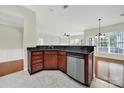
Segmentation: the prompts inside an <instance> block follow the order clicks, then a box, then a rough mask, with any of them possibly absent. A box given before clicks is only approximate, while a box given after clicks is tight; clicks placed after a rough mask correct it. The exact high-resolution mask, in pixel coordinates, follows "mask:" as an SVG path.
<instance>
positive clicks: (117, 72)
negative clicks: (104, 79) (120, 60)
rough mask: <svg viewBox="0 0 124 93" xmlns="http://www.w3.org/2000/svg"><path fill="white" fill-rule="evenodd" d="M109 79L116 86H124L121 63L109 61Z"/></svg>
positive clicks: (123, 73) (123, 70)
mask: <svg viewBox="0 0 124 93" xmlns="http://www.w3.org/2000/svg"><path fill="white" fill-rule="evenodd" d="M109 73H110V75H109V76H110V77H109V81H110V82H111V83H113V84H116V85H118V86H121V87H124V86H123V83H124V76H123V75H124V68H123V65H121V64H115V63H110V64H109Z"/></svg>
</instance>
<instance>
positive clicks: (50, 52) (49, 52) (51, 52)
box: [44, 51, 57, 55]
mask: <svg viewBox="0 0 124 93" xmlns="http://www.w3.org/2000/svg"><path fill="white" fill-rule="evenodd" d="M44 54H48V55H51V54H54V55H55V54H56V55H57V51H47V52H45V53H44Z"/></svg>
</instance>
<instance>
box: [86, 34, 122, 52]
mask: <svg viewBox="0 0 124 93" xmlns="http://www.w3.org/2000/svg"><path fill="white" fill-rule="evenodd" d="M87 41H88V43H87V44H88V45H96V46H97V52H99V53H116V54H124V32H110V33H105V37H97V38H95V37H94V38H89V39H88V40H87Z"/></svg>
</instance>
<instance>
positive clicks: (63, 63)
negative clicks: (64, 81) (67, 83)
mask: <svg viewBox="0 0 124 93" xmlns="http://www.w3.org/2000/svg"><path fill="white" fill-rule="evenodd" d="M66 68H67V56H66V52H64V51H59V52H58V69H59V70H61V71H63V72H65V73H66V72H67V71H66Z"/></svg>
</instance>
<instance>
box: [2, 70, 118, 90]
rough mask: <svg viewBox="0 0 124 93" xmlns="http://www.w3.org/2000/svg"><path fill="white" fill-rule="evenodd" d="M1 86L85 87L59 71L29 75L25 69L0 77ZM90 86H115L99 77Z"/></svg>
mask: <svg viewBox="0 0 124 93" xmlns="http://www.w3.org/2000/svg"><path fill="white" fill-rule="evenodd" d="M0 87H1V88H86V86H84V85H82V84H80V83H77V82H76V81H74V80H73V79H71V78H70V77H68V76H67V75H65V74H64V73H62V72H60V71H41V72H38V73H36V74H33V75H31V76H30V75H29V73H28V72H27V71H20V72H17V73H14V74H10V75H7V76H3V77H0ZM91 87H92V88H93V87H108V88H109V87H116V86H114V85H112V84H109V83H107V82H104V81H102V80H99V79H94V80H93V81H92V84H91Z"/></svg>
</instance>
